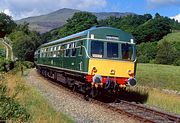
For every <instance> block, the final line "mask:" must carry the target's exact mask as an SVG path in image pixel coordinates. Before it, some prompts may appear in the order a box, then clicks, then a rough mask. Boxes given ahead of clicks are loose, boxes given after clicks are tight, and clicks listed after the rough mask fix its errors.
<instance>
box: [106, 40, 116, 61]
mask: <svg viewBox="0 0 180 123" xmlns="http://www.w3.org/2000/svg"><path fill="white" fill-rule="evenodd" d="M107 57H108V58H118V43H107Z"/></svg>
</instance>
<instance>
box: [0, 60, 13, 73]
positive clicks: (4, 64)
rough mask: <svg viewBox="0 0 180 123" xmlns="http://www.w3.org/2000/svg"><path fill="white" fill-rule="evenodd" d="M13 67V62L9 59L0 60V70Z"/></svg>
mask: <svg viewBox="0 0 180 123" xmlns="http://www.w3.org/2000/svg"><path fill="white" fill-rule="evenodd" d="M13 68H14V62H13V61H9V60H2V59H1V60H0V71H6V72H8V71H9V70H12V69H13Z"/></svg>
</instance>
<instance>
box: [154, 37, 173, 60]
mask: <svg viewBox="0 0 180 123" xmlns="http://www.w3.org/2000/svg"><path fill="white" fill-rule="evenodd" d="M175 58H176V50H175V48H174V47H173V46H172V45H171V44H170V43H169V42H167V41H166V40H163V41H161V42H160V43H159V44H158V51H157V55H156V63H159V64H173V62H174V60H175Z"/></svg>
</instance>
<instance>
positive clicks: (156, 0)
mask: <svg viewBox="0 0 180 123" xmlns="http://www.w3.org/2000/svg"><path fill="white" fill-rule="evenodd" d="M146 2H147V5H148V7H149V8H157V7H166V6H180V0H146Z"/></svg>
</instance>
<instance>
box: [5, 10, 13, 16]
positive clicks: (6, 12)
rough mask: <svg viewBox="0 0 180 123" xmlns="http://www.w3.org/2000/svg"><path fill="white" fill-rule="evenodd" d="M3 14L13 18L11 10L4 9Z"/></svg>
mask: <svg viewBox="0 0 180 123" xmlns="http://www.w3.org/2000/svg"><path fill="white" fill-rule="evenodd" d="M2 12H3V13H5V14H6V15H9V16H13V15H12V12H11V11H10V10H9V9H4V10H3V11H2Z"/></svg>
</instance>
